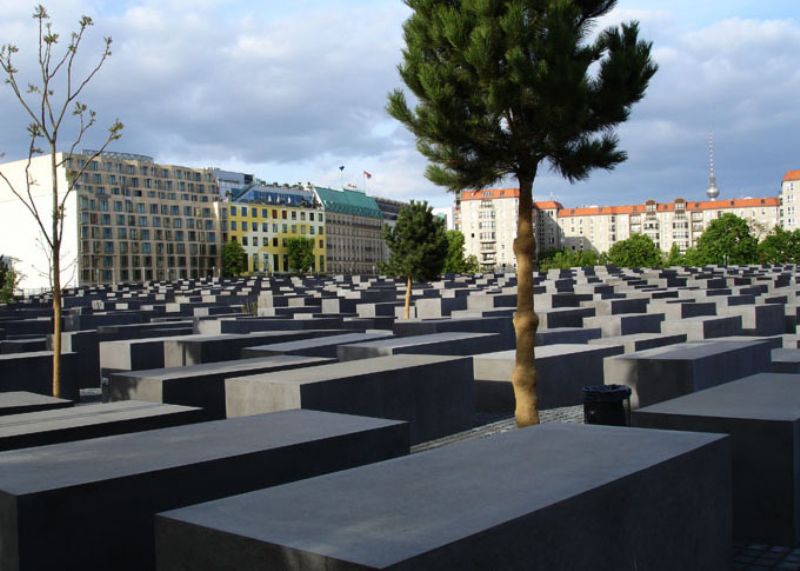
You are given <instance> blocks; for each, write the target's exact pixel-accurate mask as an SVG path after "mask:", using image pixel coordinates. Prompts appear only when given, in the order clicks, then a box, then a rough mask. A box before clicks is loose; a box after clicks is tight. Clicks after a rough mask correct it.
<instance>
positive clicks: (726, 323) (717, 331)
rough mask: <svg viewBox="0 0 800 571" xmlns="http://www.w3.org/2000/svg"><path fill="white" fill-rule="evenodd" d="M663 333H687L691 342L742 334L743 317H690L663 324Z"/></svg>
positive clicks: (667, 321)
mask: <svg viewBox="0 0 800 571" xmlns="http://www.w3.org/2000/svg"><path fill="white" fill-rule="evenodd" d="M661 332H662V333H685V334H686V336H687V338H688V339H689V341H702V340H704V339H714V338H718V337H728V336H730V335H741V334H742V316H741V315H730V316H724V315H722V316H707V317H688V318H685V319H681V320H676V321H672V320H669V319H667V320H666V321H664V322H663V323H662V324H661Z"/></svg>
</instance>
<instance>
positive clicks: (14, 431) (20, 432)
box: [0, 401, 205, 450]
mask: <svg viewBox="0 0 800 571" xmlns="http://www.w3.org/2000/svg"><path fill="white" fill-rule="evenodd" d="M204 418H205V415H204V413H203V411H202V410H201V409H199V408H194V407H185V406H173V405H162V404H154V403H149V402H139V401H125V402H119V403H108V404H89V405H84V406H77V407H71V408H67V409H62V410H57V411H53V410H48V411H39V412H28V413H24V414H14V415H10V416H3V417H0V450H16V449H18V448H28V447H31V446H44V445H47V444H58V443H61V442H72V441H75V440H86V439H87V438H99V437H101V436H112V435H114V434H127V433H132V432H141V431H143V430H155V429H157V428H166V427H168V426H179V425H182V424H190V423H193V422H199V421H201V420H203V419H204Z"/></svg>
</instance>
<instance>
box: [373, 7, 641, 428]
mask: <svg viewBox="0 0 800 571" xmlns="http://www.w3.org/2000/svg"><path fill="white" fill-rule="evenodd" d="M406 3H407V4H408V6H409V7H410V8H411V10H412V11H413V13H412V15H411V17H410V18H409V19H408V20H407V21H406V23H405V24H404V34H405V42H406V48H405V50H404V51H403V62H402V63H401V64H400V66H399V72H400V75H401V77H402V79H403V81H404V82H405V84H406V85H407V86H408V88H409V89H410V90H411V91H412V92H413V94H414V96H415V98H416V100H417V101H418V105H417V107H416V108H415V109H411V108H409V106H408V103H407V100H406V97H405V95H404V93H403V92H402V91H400V90H396V91H394V92H392V93H391V94H390V95H389V103H388V107H387V110H388V112H389V113H390V114H391V115H392V116H393V117H394V118H396V119H398V120H399V121H401V122H402V123H404V124H405V125H406V127H408V129H409V130H410V131H411V132H412V133H413V134H414V135H415V136H416V138H417V146H418V148H419V150H420V152H422V154H423V155H425V157H427V158H428V160H429V161H430V164H429V166H428V168H427V170H426V176H427V177H428V178H429V179H430V180H431V181H433V182H434V183H436V184H438V185H441V186H444V187H446V188H447V189H449V190H451V191H454V192H459V191H461V190H463V189H467V188H481V187H485V186H488V185H491V184H494V183H495V182H497V181H499V180H501V179H502V178H503V177H506V176H514V177H516V179H517V181H518V183H519V189H520V197H519V214H518V222H517V238H516V240H515V241H514V254H515V255H516V260H517V310H516V313H515V315H514V328H515V331H516V337H517V349H516V364H515V368H514V372H513V375H512V383H513V386H514V394H515V397H516V402H517V405H516V418H517V424H519V425H520V426H524V425H529V424H535V423H538V421H539V414H538V410H537V402H536V369H535V366H534V335H535V333H536V327H537V326H538V317H537V316H536V314H535V312H534V308H533V260H534V252H535V240H534V236H533V221H532V218H533V198H532V194H531V190H532V187H533V181H534V179H535V178H536V174H537V172H538V170H539V168H541V167H542V166H543V165H548V164H549V165H550V166H551V167H552V168H553V169H555V170H556V171H557V172H559V173H561V175H562V176H564V177H565V178H567V179H568V180H569V181H571V182H572V181H576V180H583V179H585V178H587V177H588V175H589V173H590V171H591V170H592V169H594V168H603V169H612V168H613V167H614V166H615V165H617V164H619V163H621V162H623V161H624V160H625V159H626V155H625V153H624V152H623V151H621V150H619V148H618V139H617V137H616V135H615V134H614V131H613V129H614V127H615V126H616V125H618V124H619V123H621V122H623V121H625V120H626V119H627V118H628V115H629V113H630V109H631V106H632V105H633V104H634V103H636V102H637V101H639V100H640V99H641V98H642V97H643V96H644V92H645V89H646V87H647V84H648V82H649V80H650V78H651V77H652V76H653V74H654V73H655V71H656V65H655V64H654V63H653V62H652V61H651V58H650V49H651V45H650V44H649V43H645V42H642V41H639V39H638V35H639V30H638V24H637V23H635V22H632V23H628V24H622V25H621V26H620V27H612V28H608V29H606V30H603V31H601V32H600V33H599V34H598V35H597V36H596V37H595V38H594V39H590V38H591V36H592V27H593V25H594V23H595V21H596V20H597V18H598V17H600V16H603V15H605V14H607V13H608V12H609V11H610V10H611V9H612V8H613V7H614V5H615V4H616V1H615V0H571V1H570V0H536V1H532V0H451V1H449V2H441V1H440V0H406Z"/></svg>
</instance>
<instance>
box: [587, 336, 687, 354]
mask: <svg viewBox="0 0 800 571" xmlns="http://www.w3.org/2000/svg"><path fill="white" fill-rule="evenodd" d="M685 342H686V334H685V333H676V334H673V335H667V334H664V333H636V334H634V335H619V336H616V337H602V338H600V339H591V340H590V341H589V345H622V346H623V347H624V350H625V353H635V352H636V351H646V350H647V349H655V348H656V347H665V346H667V345H677V344H678V343H685Z"/></svg>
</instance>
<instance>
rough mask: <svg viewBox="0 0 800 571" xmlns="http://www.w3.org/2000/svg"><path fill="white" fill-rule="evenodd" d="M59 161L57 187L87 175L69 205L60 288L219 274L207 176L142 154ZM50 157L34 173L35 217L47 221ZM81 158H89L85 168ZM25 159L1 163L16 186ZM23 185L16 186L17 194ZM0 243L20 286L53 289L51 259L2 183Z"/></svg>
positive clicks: (214, 209)
mask: <svg viewBox="0 0 800 571" xmlns="http://www.w3.org/2000/svg"><path fill="white" fill-rule="evenodd" d="M93 154H94V153H93V152H91V151H84V153H82V154H74V155H72V156H64V155H62V154H59V155H58V157H57V160H58V162H59V167H58V171H57V172H58V174H57V176H58V177H59V187H60V188H61V189H66V187H67V172H68V171H73V172H74V171H77V170H79V169H81V168H83V167H85V170H84V172H83V174H82V175H81V176H80V179H79V180H78V182H77V183H76V185H75V192H73V193H72V194H71V195H70V198H69V201H68V204H67V205H66V209H65V212H66V218H65V221H64V244H63V247H62V266H63V267H64V268H65V271H64V273H63V275H62V282H63V284H64V286H65V287H67V286H75V285H85V284H94V283H118V282H126V281H141V280H168V279H178V278H187V277H198V276H207V275H211V274H212V273H215V272H216V271H217V270H218V268H219V253H220V244H221V242H220V240H221V232H220V224H219V220H220V217H219V209H218V202H217V198H218V193H219V191H218V188H217V185H216V182H215V179H214V177H213V175H212V173H211V171H210V170H209V169H194V168H188V167H181V166H175V165H163V164H157V163H155V162H154V161H153V159H152V158H150V157H147V156H144V155H132V154H124V153H111V152H105V153H102V154H101V155H99V156H97V157H96V158H94V159H93V160H90V161H89V159H90V158H91V156H92V155H93ZM49 161H50V158H49V157H48V156H41V157H36V158H35V159H34V160H33V161H32V163H31V174H32V178H33V179H34V180H35V182H36V184H35V186H34V187H33V193H34V195H35V196H36V197H37V201H38V202H39V203H40V204H41V206H39V208H40V212H44V213H45V214H44V217H45V218H46V217H48V216H49V212H50V208H49V205H48V204H47V201H48V197H49V196H50V188H51V184H50V183H51V176H50V171H49ZM86 161H89V162H88V164H87V163H86ZM25 164H26V161H16V162H13V163H6V164H4V165H0V171H2V172H3V173H4V174H6V176H8V177H9V178H10V179H12V181H14V182H15V184H17V185H18V186H20V185H22V184H24V180H25V179H24V172H25ZM21 188H22V187H21ZM0 201H2V202H3V203H4V206H6V207H7V208H4V209H2V211H1V212H2V214H0V217H1V218H2V221H3V223H2V224H0V242H2V243H3V244H4V245H5V244H12V246H11V247H8V248H5V250H6V251H8V254H9V255H12V256H14V257H15V258H17V259H19V260H20V261H21V268H20V269H21V271H22V273H23V274H25V279H24V280H23V283H22V287H23V288H26V289H33V288H46V287H48V286H49V278H48V276H47V268H48V267H49V261H48V258H47V254H46V252H45V250H44V248H42V247H41V246H40V242H41V238H40V232H39V230H38V227H37V226H36V224H35V223H34V221H33V218H32V217H31V216H30V214H28V213H27V212H25V211H24V207H22V205H21V203H19V201H18V200H16V199H15V198H14V197H13V195H12V194H11V192H10V190H9V189H8V188H7V185H5V184H3V185H0Z"/></svg>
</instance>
